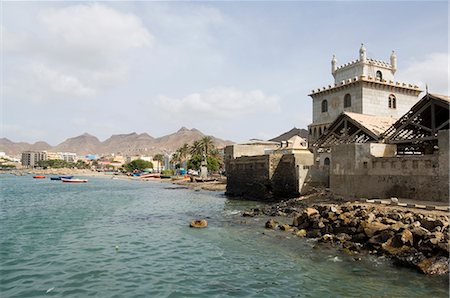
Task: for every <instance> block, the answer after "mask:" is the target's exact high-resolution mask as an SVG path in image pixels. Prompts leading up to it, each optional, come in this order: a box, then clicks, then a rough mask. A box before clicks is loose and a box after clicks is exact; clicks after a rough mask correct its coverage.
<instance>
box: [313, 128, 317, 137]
mask: <svg viewBox="0 0 450 298" xmlns="http://www.w3.org/2000/svg"><path fill="white" fill-rule="evenodd" d="M313 136H314V138H317V129H316V128H315V127H314V134H313Z"/></svg>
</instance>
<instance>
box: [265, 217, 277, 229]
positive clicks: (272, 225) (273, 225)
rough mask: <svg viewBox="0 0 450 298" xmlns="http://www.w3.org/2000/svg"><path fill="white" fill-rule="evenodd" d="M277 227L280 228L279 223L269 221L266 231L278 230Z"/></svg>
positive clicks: (272, 220)
mask: <svg viewBox="0 0 450 298" xmlns="http://www.w3.org/2000/svg"><path fill="white" fill-rule="evenodd" d="M277 226H278V222H277V221H276V220H274V219H269V220H268V221H267V222H266V229H276V227H277Z"/></svg>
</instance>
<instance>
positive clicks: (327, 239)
mask: <svg viewBox="0 0 450 298" xmlns="http://www.w3.org/2000/svg"><path fill="white" fill-rule="evenodd" d="M320 241H321V242H330V241H333V235H331V234H325V235H323V236H322V237H320Z"/></svg>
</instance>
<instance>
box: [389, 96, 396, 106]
mask: <svg viewBox="0 0 450 298" xmlns="http://www.w3.org/2000/svg"><path fill="white" fill-rule="evenodd" d="M389 108H390V109H396V108H397V99H396V98H395V95H394V94H391V95H389Z"/></svg>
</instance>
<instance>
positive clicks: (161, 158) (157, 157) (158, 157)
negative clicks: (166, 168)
mask: <svg viewBox="0 0 450 298" xmlns="http://www.w3.org/2000/svg"><path fill="white" fill-rule="evenodd" d="M153 160H154V161H157V162H158V168H157V169H156V170H157V171H158V172H159V171H160V170H161V169H160V166H161V164H163V163H164V155H162V154H160V153H158V154H155V156H153Z"/></svg>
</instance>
